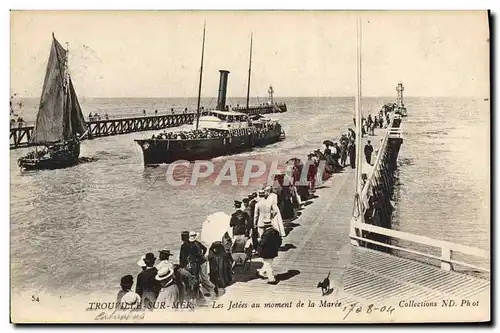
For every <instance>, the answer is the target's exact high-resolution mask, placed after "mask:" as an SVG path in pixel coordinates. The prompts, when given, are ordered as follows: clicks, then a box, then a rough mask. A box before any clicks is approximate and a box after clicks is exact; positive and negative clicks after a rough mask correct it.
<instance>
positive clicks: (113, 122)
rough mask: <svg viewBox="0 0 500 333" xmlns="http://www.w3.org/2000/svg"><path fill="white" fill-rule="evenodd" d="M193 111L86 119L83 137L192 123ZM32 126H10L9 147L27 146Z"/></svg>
mask: <svg viewBox="0 0 500 333" xmlns="http://www.w3.org/2000/svg"><path fill="white" fill-rule="evenodd" d="M195 116H196V114H195V113H183V114H168V115H166V114H163V115H156V116H140V117H130V118H111V119H101V120H91V121H87V129H88V135H87V136H85V137H84V139H93V138H99V137H105V136H111V135H120V134H127V133H134V132H142V131H154V130H162V129H165V128H170V127H177V126H181V125H185V124H192V123H193V121H194V119H195ZM33 129H34V126H33V125H31V126H23V127H11V129H10V149H16V148H23V147H29V146H31V145H32V144H31V143H30V139H31V136H32V133H33Z"/></svg>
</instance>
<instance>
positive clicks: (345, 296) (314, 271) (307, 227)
mask: <svg viewBox="0 0 500 333" xmlns="http://www.w3.org/2000/svg"><path fill="white" fill-rule="evenodd" d="M369 139H371V141H372V143H373V144H374V145H376V144H380V136H379V137H377V136H375V137H373V136H370V137H369ZM365 141H366V138H365ZM354 182H355V169H351V168H350V167H347V168H345V169H344V171H343V172H342V173H339V174H335V175H334V176H333V177H332V178H330V179H329V180H328V181H327V182H326V183H325V184H324V186H323V187H322V188H320V189H318V190H317V191H316V195H317V196H318V197H317V198H315V199H313V200H311V201H310V203H308V204H307V205H306V206H305V207H304V208H303V209H301V210H300V216H299V217H298V218H297V219H295V220H293V221H291V222H288V223H287V224H288V225H289V226H293V229H292V230H291V232H290V233H289V234H288V235H287V236H286V237H285V238H284V239H283V246H282V248H283V250H284V251H280V252H279V255H278V257H277V258H276V259H275V261H274V265H273V267H274V271H275V275H277V278H278V283H277V284H268V283H267V282H266V280H263V279H261V278H259V277H257V275H256V272H255V269H256V268H260V267H261V266H262V263H261V262H260V259H258V258H256V259H254V260H253V262H252V266H251V268H250V269H249V270H248V271H244V270H243V269H242V268H239V267H238V268H236V275H235V282H234V283H233V284H232V285H231V286H229V287H228V288H226V291H225V294H224V295H223V296H222V297H221V300H245V301H252V300H259V299H260V300H265V301H272V300H276V301H277V300H279V301H284V300H287V299H289V300H296V299H301V298H302V299H303V298H307V299H312V300H313V299H328V300H334V299H335V300H343V302H344V303H349V302H354V301H366V302H373V301H388V300H395V299H402V298H403V297H404V298H409V297H412V298H424V299H425V300H432V299H435V300H441V299H443V297H444V298H448V297H465V296H467V297H471V296H474V295H478V294H484V293H488V292H489V288H490V281H489V280H487V279H481V278H477V277H472V276H469V275H466V274H462V273H458V272H449V271H444V270H441V269H440V268H437V267H434V266H430V265H428V264H424V263H419V262H415V261H412V260H409V259H404V258H400V257H396V256H394V255H391V254H385V253H380V252H376V251H374V250H369V249H365V248H361V247H357V246H353V245H351V244H350V240H349V227H350V221H351V216H352V207H353V201H354V195H353V193H354V186H355V185H354ZM329 272H330V281H331V285H332V287H333V288H334V290H333V292H332V293H331V294H330V295H327V296H322V295H321V291H320V289H318V288H317V284H318V282H320V281H322V280H323V279H324V278H325V277H326V276H327V275H328V273H329Z"/></svg>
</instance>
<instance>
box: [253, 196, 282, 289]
mask: <svg viewBox="0 0 500 333" xmlns="http://www.w3.org/2000/svg"><path fill="white" fill-rule="evenodd" d="M262 201H266V200H262ZM262 201H261V202H262ZM259 203H260V202H259ZM262 229H263V232H262V236H261V239H260V242H259V256H260V257H261V258H262V261H263V265H262V268H261V269H258V270H257V274H258V275H259V276H260V277H262V278H267V283H274V282H276V279H275V277H274V273H273V261H274V258H276V257H277V256H278V249H279V248H280V246H281V237H280V235H279V232H278V230H276V229H275V228H274V227H273V225H272V223H271V221H269V222H267V221H266V222H264V225H263V228H262Z"/></svg>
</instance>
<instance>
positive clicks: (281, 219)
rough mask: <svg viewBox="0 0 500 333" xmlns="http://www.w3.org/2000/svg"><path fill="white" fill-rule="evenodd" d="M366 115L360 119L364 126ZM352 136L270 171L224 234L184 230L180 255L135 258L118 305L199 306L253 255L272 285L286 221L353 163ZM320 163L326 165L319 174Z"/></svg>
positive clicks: (351, 133)
mask: <svg viewBox="0 0 500 333" xmlns="http://www.w3.org/2000/svg"><path fill="white" fill-rule="evenodd" d="M382 112H385V111H382ZM383 115H384V116H386V113H383ZM370 118H371V117H370V116H369V117H367V118H366V119H365V120H364V121H365V122H366V124H368V123H369V119H370ZM378 119H380V117H379V118H378ZM379 126H380V122H379ZM386 126H387V125H386ZM355 139H356V134H355V132H354V131H353V130H352V129H350V128H349V129H348V130H347V132H345V133H343V134H342V135H341V137H340V138H339V140H338V142H333V141H330V140H325V141H324V142H323V144H324V145H325V146H326V148H325V149H324V150H323V151H321V150H320V149H316V150H314V151H312V152H310V153H309V154H308V155H307V160H305V163H304V162H303V161H302V160H300V159H299V158H292V159H289V160H288V161H287V163H286V164H287V168H286V169H282V170H279V171H278V172H277V173H276V174H275V175H274V182H273V184H272V185H263V186H262V188H261V189H259V190H258V191H255V192H253V193H250V194H249V195H248V196H247V197H245V198H243V199H241V200H236V201H234V212H233V213H232V214H231V216H230V219H229V221H227V222H224V223H227V225H225V226H224V228H225V229H224V230H227V232H225V233H224V234H223V235H222V236H221V237H220V239H219V240H217V241H214V242H211V243H210V244H208V243H204V242H203V234H199V233H197V232H196V231H193V230H191V231H187V230H186V231H183V232H182V233H181V235H180V244H179V257H178V258H172V251H171V250H170V249H167V248H164V249H161V250H159V252H158V258H157V257H156V256H155V254H154V253H152V252H150V253H147V254H145V255H144V256H142V257H141V258H140V259H139V261H138V262H137V265H138V266H140V267H141V270H140V272H139V274H138V275H137V278H136V279H135V289H133V286H134V277H133V276H132V275H126V276H123V277H122V278H121V281H120V287H121V289H120V290H119V292H118V295H117V304H125V305H126V306H129V307H138V308H142V309H151V310H153V309H155V308H156V306H157V305H158V304H163V305H164V306H165V307H166V308H170V309H171V308H176V307H177V308H179V306H176V304H192V305H196V306H203V305H204V304H207V301H208V300H213V299H214V298H216V297H219V296H221V295H222V294H223V292H224V290H225V288H227V287H228V286H229V285H230V284H231V283H233V282H234V281H235V280H237V277H236V276H235V267H236V266H237V265H238V264H243V265H244V266H245V265H246V264H250V263H251V262H252V258H253V257H259V258H261V260H262V267H261V268H260V269H257V271H256V274H257V275H258V276H259V277H260V278H262V279H266V280H267V283H269V284H275V283H276V282H277V279H276V275H275V272H274V270H273V262H274V259H275V258H276V257H277V256H278V252H279V250H280V248H281V246H282V240H283V238H284V237H286V235H287V233H288V232H289V231H290V225H288V228H287V227H285V225H287V221H291V220H293V218H294V217H296V216H297V210H298V209H300V208H301V207H302V206H303V205H304V203H305V202H306V201H307V200H310V199H311V198H312V197H313V196H314V193H315V188H316V186H317V184H318V183H319V182H321V181H324V180H326V179H328V178H329V177H330V176H331V175H332V174H333V173H336V172H339V171H340V170H341V169H342V168H344V167H345V166H347V159H348V156H349V162H350V166H351V167H352V168H355V167H356V161H355V154H356V153H355V152H356V149H355V142H356V141H355ZM367 147H371V144H370V140H368V144H367V146H365V156H366V159H367V161H368V160H369V159H371V154H372V153H373V147H371V149H370V148H367ZM321 161H325V163H326V166H325V169H324V170H321V171H322V172H320V169H319V166H320V162H321ZM304 168H307V169H306V170H307V171H304ZM303 171H304V172H303ZM304 176H305V178H306V181H304ZM183 302H184V303H183ZM186 302H187V303H186ZM188 307H189V306H188ZM180 308H182V306H181V307H180Z"/></svg>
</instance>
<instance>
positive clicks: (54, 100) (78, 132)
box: [18, 33, 87, 170]
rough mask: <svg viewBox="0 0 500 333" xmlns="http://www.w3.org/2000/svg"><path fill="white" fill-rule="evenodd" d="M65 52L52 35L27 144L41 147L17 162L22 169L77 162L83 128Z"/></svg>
mask: <svg viewBox="0 0 500 333" xmlns="http://www.w3.org/2000/svg"><path fill="white" fill-rule="evenodd" d="M67 54H68V51H67V50H65V49H64V48H63V47H62V46H61V44H60V43H59V42H58V41H57V39H56V38H55V36H54V34H53V33H52V46H51V49H50V55H49V60H48V63H47V70H46V72H45V79H44V83H43V88H42V95H41V98H40V106H39V109H38V114H37V116H36V123H35V128H34V130H33V135H32V137H31V143H32V144H34V145H38V146H44V148H43V149H36V150H35V151H32V152H30V153H28V154H27V155H26V156H24V157H21V158H20V159H19V160H18V165H19V166H20V167H21V168H22V169H26V170H29V169H59V168H63V167H68V166H72V165H75V164H77V163H78V157H79V155H80V139H81V138H82V137H83V135H85V134H86V131H87V126H86V123H85V119H84V117H83V113H82V110H81V108H80V103H79V102H78V97H77V95H76V92H75V88H74V86H73V82H72V81H71V77H70V76H69V74H68V56H67Z"/></svg>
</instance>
